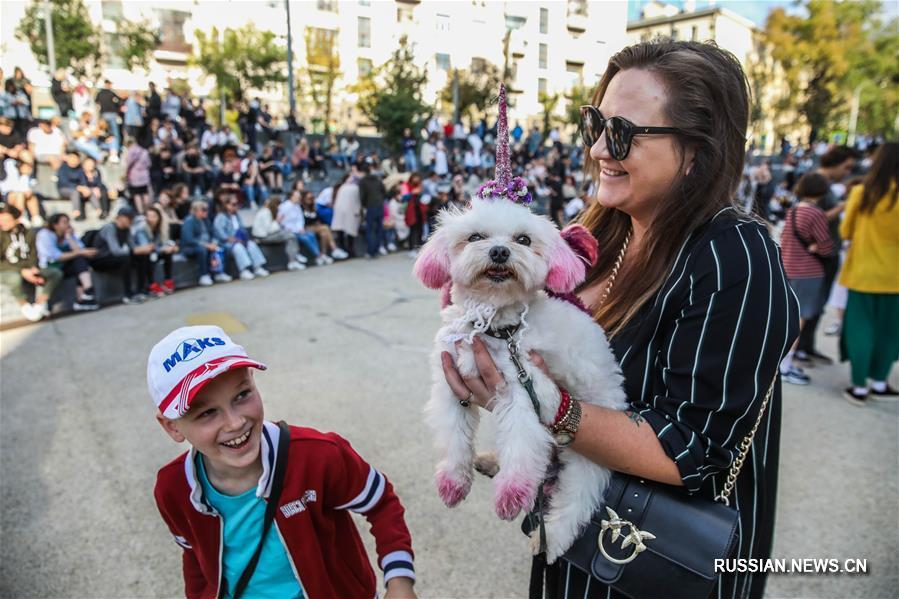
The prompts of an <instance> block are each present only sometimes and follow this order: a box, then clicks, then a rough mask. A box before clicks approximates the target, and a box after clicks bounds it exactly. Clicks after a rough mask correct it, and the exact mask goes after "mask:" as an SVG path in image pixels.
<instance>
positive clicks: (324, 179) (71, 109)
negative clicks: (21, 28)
mask: <svg viewBox="0 0 899 599" xmlns="http://www.w3.org/2000/svg"><path fill="white" fill-rule="evenodd" d="M0 79H2V73H0ZM6 87H7V88H8V90H10V93H8V94H7V95H5V96H3V97H2V100H0V153H2V158H3V169H2V182H0V192H2V194H3V197H2V199H3V203H4V214H6V215H7V216H6V219H12V220H13V221H14V223H15V224H14V225H12V224H10V226H11V227H14V228H15V229H16V230H21V231H28V230H36V231H41V232H45V233H43V234H42V235H41V237H42V238H44V239H45V241H46V243H44V244H36V245H34V247H32V248H30V250H28V251H30V255H31V256H33V257H34V259H36V260H37V263H38V264H40V268H45V267H46V265H47V264H50V263H56V262H58V264H59V265H60V266H62V267H64V268H63V269H64V273H63V274H64V275H65V276H66V277H71V278H75V279H77V281H78V285H77V297H76V301H75V303H74V305H73V307H74V309H75V310H93V309H96V308H97V307H98V306H99V304H98V303H97V301H96V296H95V293H94V290H93V285H92V282H91V272H92V271H97V272H109V273H111V274H113V275H114V276H116V277H119V278H121V281H122V289H123V302H125V303H141V302H143V301H145V300H146V299H147V298H148V297H152V296H163V295H166V294H169V293H172V292H173V291H174V276H173V270H174V267H173V262H177V261H179V260H183V259H190V260H195V261H196V262H197V266H198V272H199V275H198V280H197V283H198V284H199V285H203V286H208V285H212V284H213V283H215V282H228V281H230V280H232V278H233V277H232V275H229V274H228V270H231V272H232V273H235V272H236V273H237V275H238V276H239V278H240V279H241V280H249V279H252V278H255V277H258V276H266V275H267V274H268V270H267V269H266V268H265V266H266V258H265V253H264V252H263V251H262V249H261V248H262V247H264V246H266V245H272V246H274V245H281V244H283V247H284V248H285V249H284V251H285V253H286V255H285V259H286V263H287V268H288V270H291V271H295V270H303V269H305V268H306V266H307V265H316V266H325V265H327V264H330V263H332V262H334V261H335V260H345V259H350V258H355V257H356V255H357V248H358V251H359V253H360V254H361V253H363V252H364V255H365V257H366V258H369V259H373V258H376V257H378V256H382V255H386V254H387V253H390V252H394V251H398V250H400V249H403V248H405V250H407V251H409V252H410V253H411V254H412V255H414V254H415V252H416V251H417V248H419V247H420V246H421V245H422V244H423V243H424V241H425V240H426V239H427V237H428V235H429V234H430V231H431V230H433V227H434V224H435V219H436V216H437V214H438V213H439V211H440V210H441V209H443V208H445V207H448V206H462V205H465V204H466V203H467V202H468V201H470V198H471V195H472V194H473V193H474V191H475V190H476V189H477V187H478V186H479V185H480V183H481V181H483V180H484V179H485V178H487V177H489V176H490V175H491V174H492V168H493V160H494V158H493V156H494V150H493V142H494V139H495V135H496V130H495V126H494V127H493V128H491V127H488V125H487V121H486V120H481V121H480V122H479V123H477V124H474V123H472V126H471V127H470V128H468V129H466V128H465V127H463V125H462V123H455V124H453V123H446V124H444V123H441V121H440V120H439V119H438V118H437V117H434V118H432V119H431V120H430V121H429V122H428V123H427V125H426V127H425V128H424V129H423V131H422V132H421V134H420V135H415V134H413V133H412V131H411V130H407V131H406V135H405V137H404V140H403V147H402V151H401V152H399V153H397V154H395V155H390V154H388V153H380V152H378V151H369V152H363V150H362V148H361V144H360V140H359V138H357V137H356V136H355V135H354V134H351V133H350V134H346V135H342V136H340V137H339V139H338V138H337V136H334V135H329V136H326V137H324V138H322V139H319V138H311V137H310V138H307V137H306V136H305V135H304V131H303V128H302V127H301V126H299V125H297V124H296V123H290V124H291V125H292V130H293V132H294V133H295V135H293V136H283V135H278V133H279V132H278V131H277V130H276V129H275V122H274V120H273V117H272V115H271V113H270V112H269V110H268V107H267V106H265V105H263V104H261V103H260V102H259V101H258V100H255V99H252V100H250V101H248V102H246V103H243V104H240V105H239V106H237V107H236V109H237V115H238V116H237V119H236V127H235V128H231V127H229V126H227V125H225V126H221V127H215V126H212V125H210V124H209V122H208V119H207V114H206V108H205V104H204V102H203V100H202V99H198V98H190V97H187V96H185V95H180V94H178V93H177V92H176V91H175V90H173V89H167V90H164V91H163V92H162V94H160V93H159V92H158V91H157V89H156V86H155V85H154V84H153V83H150V84H149V88H148V90H147V91H146V92H145V93H142V92H139V91H133V92H131V93H129V94H121V93H120V92H118V91H116V90H114V89H113V87H112V84H111V82H109V81H104V82H103V84H102V86H101V87H100V88H99V89H98V90H95V91H91V90H90V88H89V86H88V85H87V84H86V83H85V82H84V81H79V82H77V83H74V84H73V83H72V82H70V81H69V79H68V77H67V75H66V72H65V71H64V70H63V69H60V70H59V71H58V72H57V73H56V76H55V77H54V80H53V84H52V89H51V92H52V96H53V99H54V101H55V102H56V104H57V115H56V116H53V117H51V118H46V119H34V118H33V117H32V108H31V104H30V102H31V94H32V88H31V84H30V82H29V80H28V78H27V77H25V75H24V73H22V71H21V70H20V69H16V72H15V74H14V76H13V77H11V78H9V79H8V80H6ZM235 129H236V130H235ZM511 136H512V142H513V152H512V161H513V165H514V166H515V168H516V170H517V172H518V173H519V174H521V175H523V176H525V177H526V178H527V180H528V181H529V182H530V184H531V186H532V189H531V192H532V195H533V196H534V197H536V198H538V199H541V200H542V201H543V205H544V206H545V209H546V210H547V211H548V212H549V214H550V216H551V217H552V218H553V219H554V220H555V221H556V222H557V224H559V225H560V226H562V225H563V224H565V223H566V222H567V221H569V220H571V219H572V218H574V217H575V216H576V215H577V213H578V212H579V211H580V210H582V209H583V207H584V201H583V199H582V197H583V193H581V191H580V189H579V184H580V182H581V180H580V169H579V166H580V163H581V161H582V160H583V149H582V148H579V147H568V146H564V145H563V144H562V143H561V141H560V136H559V132H558V130H556V129H554V130H552V131H551V132H549V134H548V135H547V136H546V137H544V136H543V135H542V134H541V133H540V131H539V130H538V129H536V128H534V129H532V130H531V131H530V133H528V134H527V135H525V131H524V129H523V128H522V127H521V126H520V125H519V124H516V126H515V128H514V129H513V130H512V131H511ZM285 141H287V142H288V143H287V144H285ZM104 164H106V165H107V168H106V169H105V170H106V172H107V173H108V172H110V170H111V169H110V168H109V166H108V165H115V164H118V169H117V170H119V171H122V170H123V171H124V173H123V175H122V177H121V180H115V181H106V180H104V177H103V175H102V172H101V168H100V167H101V165H104ZM40 169H47V171H48V172H49V173H51V176H52V180H53V182H54V184H55V188H56V194H57V196H58V198H59V199H61V200H66V201H68V202H69V203H70V206H71V208H70V210H69V211H68V212H66V213H64V214H54V215H49V216H48V215H47V214H46V213H45V208H44V205H43V202H42V200H43V199H45V198H42V197H41V194H39V193H38V192H37V191H36V180H37V173H38V170H40ZM316 179H318V181H316ZM312 182H314V184H311V183H312ZM326 183H331V184H326ZM307 187H313V188H315V187H318V188H320V190H318V191H317V193H313V191H312V190H311V189H307ZM91 212H93V213H94V215H95V220H99V221H101V222H103V224H102V226H101V227H100V228H99V230H92V231H88V232H87V233H86V234H84V235H82V236H81V237H80V238H79V237H78V236H76V235H75V229H74V227H73V224H72V221H85V220H87V217H88V215H90V214H91ZM243 218H247V219H251V220H247V221H246V223H247V225H249V223H250V222H252V226H245V223H244V220H243ZM51 233H52V235H53V237H52V239H55V241H54V242H53V243H50V240H51V237H50V235H51ZM363 234H364V236H365V238H364V241H363V240H361V239H359V240H358V241H357V238H359V237H360V235H363ZM34 237H35V239H36V238H37V236H34ZM29 239H30V237H29ZM25 245H26V246H27V245H28V244H25ZM51 246H52V247H54V248H55V249H54V250H52V251H51ZM17 247H19V246H17ZM23 248H24V246H23ZM362 248H364V249H362ZM21 251H23V252H25V251H26V250H25V249H22V250H21ZM23 259H24V258H23ZM229 262H233V264H234V268H233V269H228V268H226V265H227V264H228V263H229ZM30 278H32V279H34V277H30ZM29 285H32V286H33V282H29V281H28V280H26V279H25V278H22V284H21V287H22V289H24V290H25V292H24V293H19V294H18V295H20V296H22V297H20V298H19V300H20V302H21V305H22V313H23V315H25V316H26V318H28V319H29V320H37V319H39V318H42V317H44V316H46V315H47V314H48V313H49V311H50V307H49V305H48V301H49V296H50V295H52V293H48V292H47V291H46V290H43V291H42V292H41V293H39V294H37V295H35V292H34V291H33V290H31V289H30V287H29ZM16 287H17V288H18V287H20V286H19V285H16ZM51 291H52V289H51ZM45 296H47V297H45Z"/></svg>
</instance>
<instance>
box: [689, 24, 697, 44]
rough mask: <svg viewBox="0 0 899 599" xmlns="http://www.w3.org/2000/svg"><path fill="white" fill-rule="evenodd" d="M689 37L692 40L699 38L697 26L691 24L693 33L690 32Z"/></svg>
mask: <svg viewBox="0 0 899 599" xmlns="http://www.w3.org/2000/svg"><path fill="white" fill-rule="evenodd" d="M690 39H691V40H693V41H694V42H695V41H696V40H698V39H699V27H697V26H696V25H693V33H692V34H690Z"/></svg>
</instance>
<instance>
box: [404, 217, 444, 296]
mask: <svg viewBox="0 0 899 599" xmlns="http://www.w3.org/2000/svg"><path fill="white" fill-rule="evenodd" d="M449 271H450V263H449V248H448V247H447V245H446V241H445V236H444V235H441V232H440V231H439V230H438V231H437V232H436V233H434V235H432V236H431V238H430V239H428V241H427V243H425V245H424V247H423V248H421V252H420V253H419V254H418V258H417V259H416V260H415V266H414V267H413V268H412V273H413V274H414V275H415V276H416V277H418V278H419V280H421V282H422V283H424V284H425V286H426V287H428V288H429V289H440V288H441V287H443V286H444V285H445V284H446V283H448V282H449V280H450V275H449Z"/></svg>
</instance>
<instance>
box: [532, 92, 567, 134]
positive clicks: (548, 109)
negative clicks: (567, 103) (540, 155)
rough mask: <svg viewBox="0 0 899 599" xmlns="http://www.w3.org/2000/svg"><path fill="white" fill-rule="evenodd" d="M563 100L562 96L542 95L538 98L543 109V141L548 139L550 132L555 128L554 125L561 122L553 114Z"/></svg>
mask: <svg viewBox="0 0 899 599" xmlns="http://www.w3.org/2000/svg"><path fill="white" fill-rule="evenodd" d="M561 99H562V94H540V95H539V96H538V97H537V101H538V102H540V106H542V107H543V128H542V131H541V132H542V134H543V139H546V136H547V135H549V130H550V129H552V128H553V125H554V124H556V123H558V122H559V117H557V116H556V115H555V114H553V113H554V112H555V110H556V106H557V105H558V104H559V100H561Z"/></svg>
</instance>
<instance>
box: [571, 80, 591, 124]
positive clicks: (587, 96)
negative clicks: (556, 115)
mask: <svg viewBox="0 0 899 599" xmlns="http://www.w3.org/2000/svg"><path fill="white" fill-rule="evenodd" d="M565 100H567V102H568V105H567V106H566V108H565V122H566V124H568V125H574V126H575V127H580V125H581V106H585V105H587V104H590V103H592V102H593V90H592V89H591V88H589V87H587V86H586V85H584V84H583V83H576V84H574V85H573V86H572V87H571V89H570V90H568V91H567V92H566V93H565Z"/></svg>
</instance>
